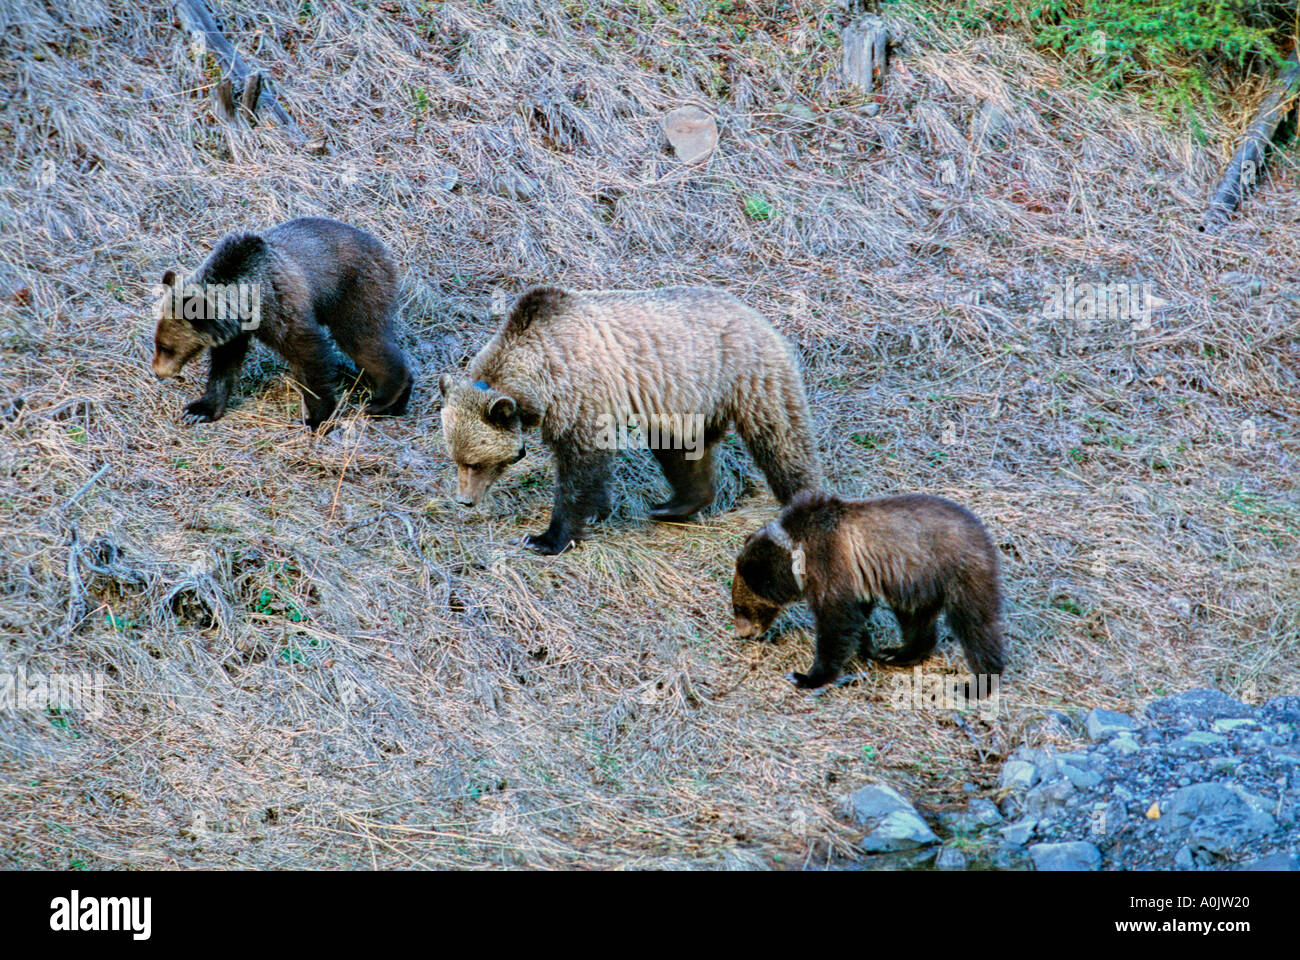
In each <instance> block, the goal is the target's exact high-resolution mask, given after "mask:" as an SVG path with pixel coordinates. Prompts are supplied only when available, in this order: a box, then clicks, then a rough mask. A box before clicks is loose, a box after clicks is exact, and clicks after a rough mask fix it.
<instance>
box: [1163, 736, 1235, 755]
mask: <svg viewBox="0 0 1300 960" xmlns="http://www.w3.org/2000/svg"><path fill="white" fill-rule="evenodd" d="M1225 742H1226V740H1225V738H1223V737H1221V736H1220V735H1219V734H1217V733H1209V732H1208V731H1205V730H1193V731H1192V732H1191V733H1189V734H1187V735H1186V736H1183V737H1179V738H1178V739H1177V740H1175V741H1174V742H1173V743H1171V744H1169V747H1168V749H1169V751H1170V752H1171V753H1201V752H1204V751H1206V750H1209V749H1210V748H1212V747H1217V746H1219V745H1220V744H1222V743H1225Z"/></svg>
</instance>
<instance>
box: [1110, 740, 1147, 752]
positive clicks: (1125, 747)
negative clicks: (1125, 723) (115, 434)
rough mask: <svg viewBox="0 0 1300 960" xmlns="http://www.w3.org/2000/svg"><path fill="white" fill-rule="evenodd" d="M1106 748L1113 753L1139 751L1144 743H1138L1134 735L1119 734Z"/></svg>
mask: <svg viewBox="0 0 1300 960" xmlns="http://www.w3.org/2000/svg"><path fill="white" fill-rule="evenodd" d="M1106 749H1108V750H1110V751H1112V752H1113V753H1126V754H1127V753H1137V751H1139V750H1141V749H1142V744H1140V743H1138V742H1137V741H1136V740H1134V739H1133V738H1132V737H1128V736H1119V737H1116V738H1115V739H1114V740H1112V741H1111V742H1110V743H1108V744H1107V745H1106Z"/></svg>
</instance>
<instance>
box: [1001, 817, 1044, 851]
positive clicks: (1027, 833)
mask: <svg viewBox="0 0 1300 960" xmlns="http://www.w3.org/2000/svg"><path fill="white" fill-rule="evenodd" d="M1037 826H1038V821H1037V820H1018V821H1016V822H1015V823H1009V824H1007V825H1006V826H1005V827H1003V828H1002V829H1001V830H1000V831H998V832H999V833H1001V834H1002V839H1003V840H1005V841H1006V842H1007V843H1010V844H1014V845H1015V846H1017V847H1023V846H1024V845H1025V844H1026V843H1028V842H1029V838H1030V837H1032V836H1033V835H1034V828H1036V827H1037Z"/></svg>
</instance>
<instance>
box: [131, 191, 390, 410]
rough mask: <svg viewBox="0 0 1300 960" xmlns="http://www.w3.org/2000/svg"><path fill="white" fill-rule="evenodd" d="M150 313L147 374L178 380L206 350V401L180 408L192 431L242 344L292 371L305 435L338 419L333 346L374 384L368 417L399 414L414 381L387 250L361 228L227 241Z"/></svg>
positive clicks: (284, 230) (311, 227)
mask: <svg viewBox="0 0 1300 960" xmlns="http://www.w3.org/2000/svg"><path fill="white" fill-rule="evenodd" d="M162 282H163V285H164V286H165V287H167V288H168V290H167V292H166V293H165V294H164V295H163V297H162V298H161V299H160V300H159V301H158V303H157V306H156V308H155V312H156V316H157V318H158V326H157V329H156V330H155V333H154V356H153V372H154V373H155V374H157V376H158V377H159V378H160V379H167V378H168V377H174V376H176V374H178V373H180V371H181V368H182V367H184V366H185V364H186V363H188V362H189V361H190V360H191V359H193V358H194V357H195V356H196V355H197V354H198V353H199V352H200V351H201V350H203V349H204V348H205V347H206V348H208V349H209V350H210V351H211V356H210V361H211V367H210V368H209V370H208V385H207V389H206V390H204V391H203V396H201V397H199V398H198V399H197V400H195V401H194V402H193V403H191V404H189V406H187V407H186V408H185V418H186V420H187V421H189V422H190V423H206V422H210V421H213V420H220V419H221V417H222V415H223V414H225V412H226V403H227V401H228V400H229V398H230V391H231V388H232V387H233V386H234V384H235V380H236V379H237V378H238V376H239V369H240V367H241V366H242V365H243V363H244V354H245V353H246V352H247V350H248V342H249V338H250V337H256V338H257V339H258V340H260V341H262V342H263V343H265V344H266V345H267V346H269V347H270V348H271V349H272V350H274V351H275V352H276V353H278V354H280V355H281V356H282V357H284V358H285V359H286V360H287V361H289V368H290V376H292V377H293V379H294V380H295V381H296V382H297V383H298V384H299V386H300V387H301V388H302V390H303V401H304V404H303V405H304V407H305V409H306V421H307V426H308V427H309V428H311V429H312V430H315V429H316V428H317V427H318V426H320V425H321V424H322V423H324V422H325V421H326V420H328V419H329V418H330V416H331V415H332V414H333V413H334V407H335V403H336V400H335V396H334V386H335V383H336V382H337V378H338V373H339V371H338V364H337V358H336V355H335V353H334V351H333V348H332V346H331V344H330V338H329V335H330V334H333V338H334V342H335V343H337V344H338V346H339V348H340V349H342V351H343V352H344V353H346V354H347V355H348V356H349V357H351V358H352V360H353V362H355V363H356V365H357V367H358V368H359V369H360V370H361V371H362V372H364V373H365V374H366V375H367V377H368V378H369V380H370V386H371V389H372V390H373V396H372V399H371V401H370V403H369V404H368V405H367V407H366V410H365V412H366V413H368V414H370V415H371V416H400V415H401V414H403V413H404V412H405V411H406V403H407V400H408V399H409V398H410V395H411V373H410V370H409V368H408V367H407V364H406V360H405V358H404V357H403V356H402V352H401V350H399V349H398V347H397V344H396V342H395V339H394V331H393V322H394V319H395V317H396V315H397V268H396V267H394V266H393V261H392V258H391V257H390V256H389V255H388V250H387V249H386V248H385V247H384V245H383V243H382V242H380V241H379V240H378V239H377V238H376V237H373V236H371V235H370V234H368V233H366V232H365V231H363V230H358V229H357V228H356V227H351V226H348V225H347V224H346V223H339V222H338V221H337V220H326V219H322V218H318V217H304V218H302V219H299V220H290V221H289V222H288V223H283V224H281V225H280V226H278V227H273V228H271V229H270V230H267V231H265V232H264V233H261V234H257V233H232V234H229V235H227V236H225V237H223V238H222V240H221V242H220V243H218V244H217V246H216V248H215V249H214V250H213V251H212V253H211V255H209V256H208V258H207V260H205V261H204V262H203V265H202V266H201V267H199V269H198V270H196V271H195V272H194V273H193V274H192V275H191V276H190V278H189V280H188V281H187V282H186V283H185V284H184V285H183V286H181V287H179V288H178V287H177V285H176V274H175V272H173V271H171V270H168V271H167V272H166V273H165V274H164V275H163V281H162Z"/></svg>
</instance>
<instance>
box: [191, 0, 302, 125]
mask: <svg viewBox="0 0 1300 960" xmlns="http://www.w3.org/2000/svg"><path fill="white" fill-rule="evenodd" d="M176 16H177V17H179V18H180V21H181V26H182V27H183V28H184V29H185V32H186V33H187V34H189V37H190V41H191V42H192V43H194V44H195V45H196V46H199V48H200V49H202V50H208V51H211V52H212V54H213V55H214V56H215V57H216V58H217V62H218V63H219V64H220V65H221V72H222V79H221V81H220V82H219V83H218V84H217V85H216V86H215V87H214V88H213V91H212V104H213V110H214V111H215V112H216V113H217V116H218V117H220V118H221V119H222V120H223V121H225V122H227V123H231V122H233V121H234V120H235V118H236V116H237V115H238V111H236V108H235V103H236V101H238V102H239V104H240V106H241V107H242V112H243V113H244V114H245V117H246V119H247V120H248V121H249V123H256V120H257V117H258V115H259V113H263V112H265V113H269V114H270V115H271V116H272V117H274V118H275V119H276V121H277V122H278V123H279V124H280V125H281V126H282V127H284V128H285V130H287V131H288V132H289V136H290V137H291V138H293V140H294V141H295V142H297V143H304V142H305V141H306V140H307V136H306V134H304V133H303V132H302V129H301V128H300V127H299V126H298V124H297V123H295V122H294V119H293V117H291V116H289V114H288V112H286V111H285V109H284V107H282V106H280V103H279V101H278V100H276V98H275V91H274V90H272V89H271V85H270V83H268V82H266V79H265V77H264V76H263V75H262V74H260V73H254V72H253V71H250V70H249V69H248V65H247V64H246V63H244V59H243V58H242V57H241V56H240V55H239V52H238V51H237V50H236V49H235V48H234V46H233V45H232V44H231V42H230V41H229V40H227V39H226V38H225V35H224V34H222V32H221V27H220V26H219V25H218V23H217V18H216V16H215V15H214V14H213V12H212V10H211V8H210V7H209V6H208V5H207V3H205V2H204V0H179V2H178V3H177V4H176Z"/></svg>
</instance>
